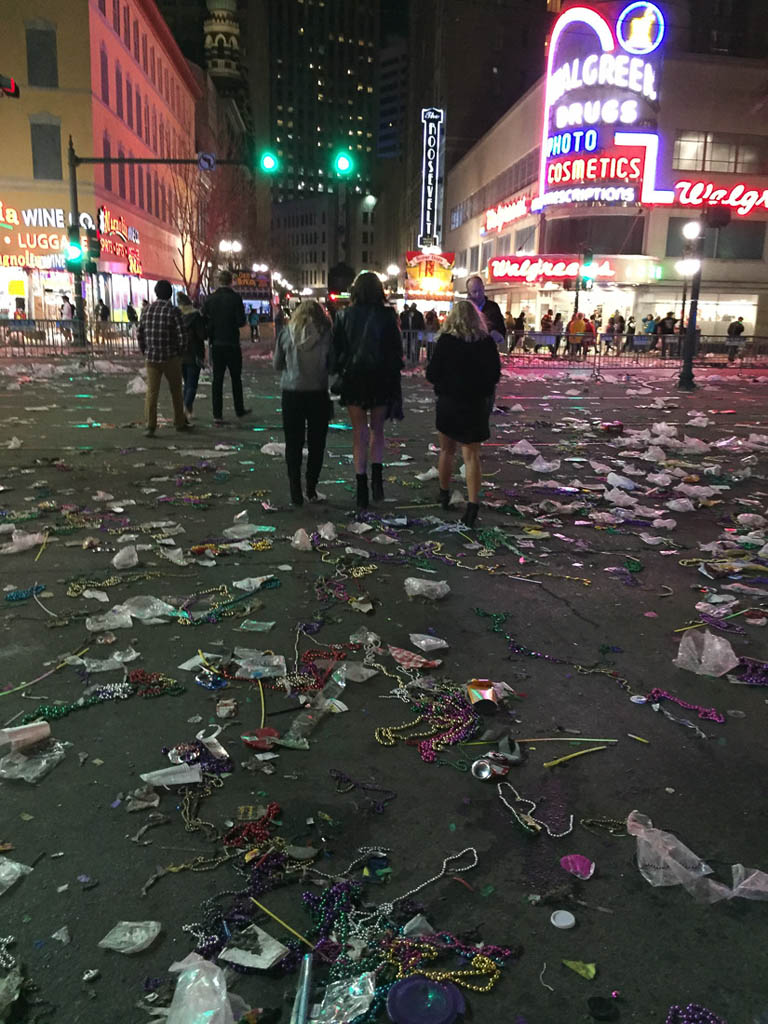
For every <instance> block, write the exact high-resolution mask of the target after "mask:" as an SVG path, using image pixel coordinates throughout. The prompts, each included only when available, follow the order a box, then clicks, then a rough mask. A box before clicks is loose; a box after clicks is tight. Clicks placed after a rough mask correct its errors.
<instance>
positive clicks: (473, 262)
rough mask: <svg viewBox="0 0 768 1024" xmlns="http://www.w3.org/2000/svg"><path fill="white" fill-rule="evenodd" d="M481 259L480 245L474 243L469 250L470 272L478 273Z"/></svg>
mask: <svg viewBox="0 0 768 1024" xmlns="http://www.w3.org/2000/svg"><path fill="white" fill-rule="evenodd" d="M479 259H480V246H479V245H473V246H472V247H471V248H470V250H469V272H470V273H471V274H475V273H477V265H478V262H479Z"/></svg>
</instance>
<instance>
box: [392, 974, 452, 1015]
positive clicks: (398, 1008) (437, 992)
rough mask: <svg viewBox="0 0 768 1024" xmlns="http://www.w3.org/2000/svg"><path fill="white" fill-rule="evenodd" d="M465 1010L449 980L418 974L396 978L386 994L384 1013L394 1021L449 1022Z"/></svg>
mask: <svg viewBox="0 0 768 1024" xmlns="http://www.w3.org/2000/svg"><path fill="white" fill-rule="evenodd" d="M465 1010H466V1005H465V1003H464V996H463V995H462V994H461V992H460V991H459V989H458V988H456V986H455V985H454V984H453V983H452V982H450V981H430V980H429V978H424V977H422V976H421V975H418V974H413V975H411V977H410V978H403V980H402V981H396V982H395V984H394V985H393V986H392V988H391V989H390V990H389V996H388V997H387V1014H388V1016H389V1019H390V1020H391V1021H393V1022H394V1024H453V1021H455V1020H456V1018H457V1017H458V1016H459V1014H462V1013H464V1011H465Z"/></svg>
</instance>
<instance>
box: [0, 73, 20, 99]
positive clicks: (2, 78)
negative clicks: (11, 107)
mask: <svg viewBox="0 0 768 1024" xmlns="http://www.w3.org/2000/svg"><path fill="white" fill-rule="evenodd" d="M0 92H1V93H2V94H3V96H9V97H11V99H14V100H17V99H18V98H19V83H18V82H17V81H16V79H15V78H8V76H7V75H0Z"/></svg>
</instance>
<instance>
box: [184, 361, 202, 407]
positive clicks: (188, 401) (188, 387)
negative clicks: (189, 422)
mask: <svg viewBox="0 0 768 1024" xmlns="http://www.w3.org/2000/svg"><path fill="white" fill-rule="evenodd" d="M181 373H182V376H183V378H184V408H185V409H189V410H190V412H191V411H192V405H193V403H194V401H195V395H196V394H197V382H198V381H199V380H200V367H199V366H198V365H197V364H196V363H184V365H183V366H182V367H181Z"/></svg>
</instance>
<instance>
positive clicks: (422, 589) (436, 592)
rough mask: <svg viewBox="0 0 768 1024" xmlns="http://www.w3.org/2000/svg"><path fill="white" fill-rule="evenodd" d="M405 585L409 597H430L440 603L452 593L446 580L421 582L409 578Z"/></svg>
mask: <svg viewBox="0 0 768 1024" xmlns="http://www.w3.org/2000/svg"><path fill="white" fill-rule="evenodd" d="M404 585H405V593H406V594H407V596H408V597H428V598H430V599H431V600H433V601H440V600H442V599H443V598H444V597H447V596H448V594H450V592H451V588H450V587H449V586H448V584H447V583H446V581H445V580H419V579H416V578H415V577H414V576H409V577H408V578H407V579H406V581H405V584H404Z"/></svg>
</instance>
